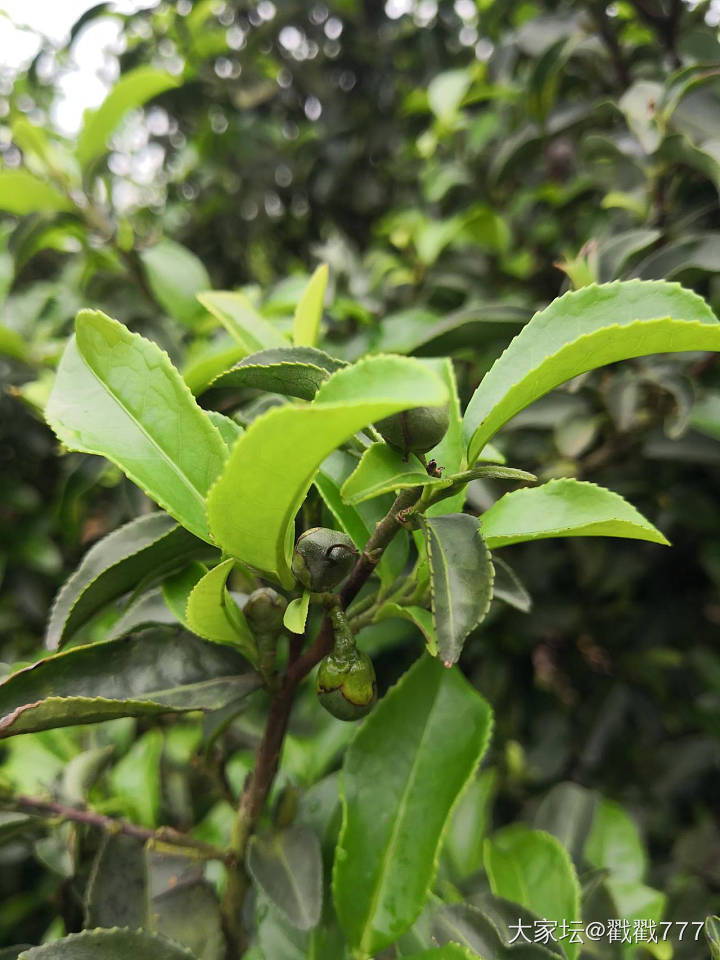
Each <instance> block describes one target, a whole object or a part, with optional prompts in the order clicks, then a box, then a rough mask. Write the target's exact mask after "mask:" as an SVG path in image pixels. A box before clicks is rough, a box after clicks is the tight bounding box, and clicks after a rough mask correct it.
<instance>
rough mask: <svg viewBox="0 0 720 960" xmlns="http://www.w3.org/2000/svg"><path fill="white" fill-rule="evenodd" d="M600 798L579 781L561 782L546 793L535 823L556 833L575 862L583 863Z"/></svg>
mask: <svg viewBox="0 0 720 960" xmlns="http://www.w3.org/2000/svg"><path fill="white" fill-rule="evenodd" d="M597 802H598V797H597V794H596V793H595V792H594V791H592V790H587V789H585V787H581V786H579V785H578V784H576V783H558V784H556V785H555V786H554V787H553V788H552V790H550V792H549V793H548V794H546V795H545V797H543V800H542V803H541V804H540V806H539V807H538V808H537V810H536V811H535V817H534V820H533V826H534V827H535V828H536V829H538V830H545V831H546V832H547V833H551V834H552V835H553V836H554V837H557V839H558V840H559V841H560V843H561V844H562V845H563V846H564V847H565V849H566V850H567V852H568V853H569V854H570V856H571V857H572V858H573V860H574V861H575V863H576V864H580V863H582V858H583V850H584V847H585V842H586V840H587V838H588V836H589V834H590V827H591V825H592V822H593V817H594V816H595V808H596V806H597Z"/></svg>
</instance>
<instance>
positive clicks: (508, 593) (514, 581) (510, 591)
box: [493, 557, 532, 613]
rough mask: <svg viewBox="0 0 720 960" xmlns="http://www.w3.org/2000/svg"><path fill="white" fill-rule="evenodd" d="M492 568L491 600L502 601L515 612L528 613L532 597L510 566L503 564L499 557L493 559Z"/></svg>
mask: <svg viewBox="0 0 720 960" xmlns="http://www.w3.org/2000/svg"><path fill="white" fill-rule="evenodd" d="M493 567H494V568H495V579H494V580H493V599H494V600H502V601H503V602H504V603H507V604H508V606H510V607H515V609H516V610H521V611H522V612H523V613H529V612H530V609H531V608H532V597H531V596H530V594H529V593H528V592H527V590H526V589H525V585H524V584H523V583H522V581H521V580H520V578H519V577H518V575H517V574H516V573H515V571H514V570H513V568H512V567H511V566H510V564H508V563H505V561H504V560H503V559H502V558H501V557H493Z"/></svg>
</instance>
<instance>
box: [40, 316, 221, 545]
mask: <svg viewBox="0 0 720 960" xmlns="http://www.w3.org/2000/svg"><path fill="white" fill-rule="evenodd" d="M45 416H46V418H47V421H48V423H49V424H50V426H51V427H52V428H53V430H54V431H55V433H56V434H57V435H58V437H59V438H60V440H62V442H63V443H64V444H65V445H66V446H68V447H69V448H70V449H72V450H79V451H81V452H83V453H95V454H99V455H100V456H104V457H107V459H108V460H111V461H112V462H113V463H116V464H117V465H118V466H119V467H120V468H121V469H122V470H123V471H124V472H125V473H126V474H127V475H128V477H130V479H131V480H133V481H134V482H135V483H137V484H138V486H140V487H142V488H143V489H144V490H145V492H146V493H147V494H148V496H150V497H151V498H152V499H153V500H155V501H156V502H157V503H158V504H160V506H161V507H163V508H164V509H165V510H167V512H168V513H170V514H171V515H172V516H174V517H175V519H176V520H178V522H179V523H181V524H182V525H183V526H184V527H187V529H188V530H191V531H192V532H193V533H194V534H196V535H197V536H198V537H200V538H201V539H203V540H210V531H209V530H208V525H207V518H206V516H205V497H206V496H207V492H208V490H209V489H210V487H211V486H212V484H213V482H214V481H215V480H216V479H217V477H218V476H219V474H220V473H221V471H222V469H223V466H224V464H225V460H226V458H227V448H226V446H225V444H224V443H223V440H222V437H221V436H220V433H219V432H218V430H217V429H216V427H214V426H213V424H212V422H211V421H210V419H209V418H208V416H207V414H206V413H205V412H204V411H203V410H201V409H200V407H199V406H198V405H197V403H196V402H195V399H194V398H193V396H192V394H191V393H190V391H189V390H188V388H187V386H186V385H185V383H184V381H183V380H182V378H181V377H180V374H179V373H178V372H177V370H176V369H175V368H174V367H173V365H172V364H171V363H170V360H169V358H168V356H167V354H166V353H164V352H163V351H162V350H161V349H160V348H159V347H158V346H156V344H154V343H152V342H151V341H149V340H145V339H144V338H143V337H140V336H139V335H138V334H136V333H131V332H130V331H129V330H128V329H127V328H126V327H124V326H123V325H122V324H121V323H118V322H117V321H116V320H111V319H110V317H107V316H105V314H104V313H101V312H100V311H99V310H81V311H80V313H79V314H78V316H77V320H76V321H75V337H73V338H72V339H71V340H70V342H69V343H68V345H67V347H66V349H65V352H64V354H63V357H62V359H61V361H60V366H59V368H58V372H57V377H56V380H55V384H54V386H53V389H52V393H51V394H50V400H49V402H48V405H47V408H46V411H45Z"/></svg>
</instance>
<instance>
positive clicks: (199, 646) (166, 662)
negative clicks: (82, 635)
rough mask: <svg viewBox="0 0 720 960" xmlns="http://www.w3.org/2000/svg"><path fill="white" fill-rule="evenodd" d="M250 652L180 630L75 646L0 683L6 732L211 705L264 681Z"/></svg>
mask: <svg viewBox="0 0 720 960" xmlns="http://www.w3.org/2000/svg"><path fill="white" fill-rule="evenodd" d="M259 682H260V680H259V677H258V676H257V675H256V674H254V673H248V672H247V663H246V661H245V660H244V658H243V657H242V656H241V655H240V654H239V653H237V652H236V651H235V650H232V649H231V648H229V647H222V646H219V645H217V644H210V643H206V642H205V641H203V640H200V639H198V638H197V637H194V636H193V635H192V634H188V633H184V632H182V631H181V630H172V629H166V628H157V629H152V630H146V631H144V632H143V633H140V634H138V635H137V636H134V637H128V638H123V639H121V640H112V641H109V642H108V643H103V644H93V645H91V646H87V647H75V648H74V649H72V650H68V651H67V652H65V653H58V654H55V655H54V656H51V657H48V658H47V659H45V660H40V661H39V662H38V663H36V664H34V665H33V666H32V667H27V668H26V669H24V670H20V671H19V672H18V673H15V674H12V675H11V676H10V677H8V678H7V680H5V681H4V682H3V683H1V684H0V737H7V736H12V735H14V734H17V733H27V732H29V731H32V730H46V729H49V728H52V727H63V726H68V725H70V724H77V723H94V722H96V721H99V720H110V719H112V718H114V717H126V716H154V715H156V714H160V713H168V712H182V711H186V710H211V709H215V708H217V707H220V706H222V705H223V704H224V703H227V702H228V701H229V700H231V699H234V698H236V697H237V696H239V695H240V694H241V693H250V692H251V691H252V690H254V689H256V688H257V686H258V685H259Z"/></svg>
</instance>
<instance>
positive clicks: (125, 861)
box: [85, 834, 147, 929]
mask: <svg viewBox="0 0 720 960" xmlns="http://www.w3.org/2000/svg"><path fill="white" fill-rule="evenodd" d="M146 887H147V870H146V863H145V851H144V849H143V844H142V842H141V841H139V840H137V839H136V838H135V837H126V836H123V835H122V834H117V835H116V836H113V835H108V836H106V837H105V839H104V841H103V843H102V846H101V847H100V849H99V850H98V852H97V855H96V856H95V860H94V861H93V865H92V869H91V871H90V879H89V880H88V885H87V891H86V893H85V926H86V927H131V928H133V929H135V928H137V927H144V926H147V891H146Z"/></svg>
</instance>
